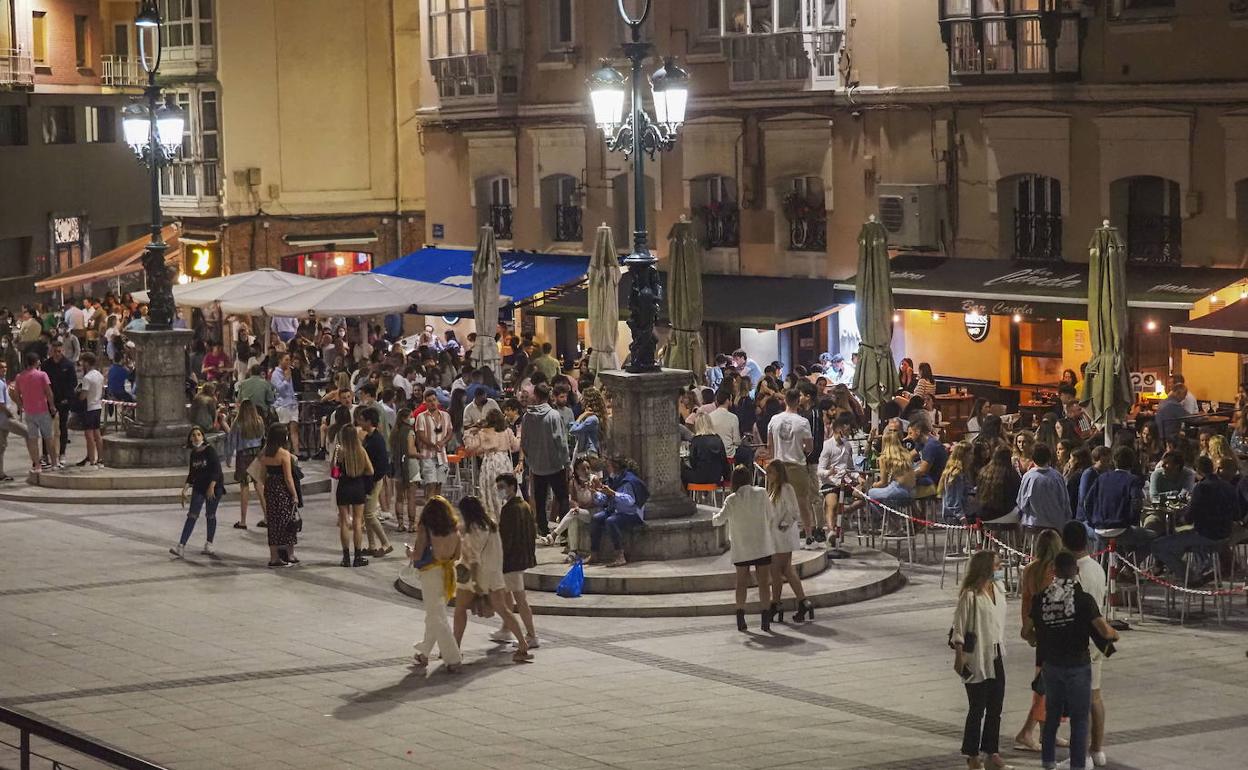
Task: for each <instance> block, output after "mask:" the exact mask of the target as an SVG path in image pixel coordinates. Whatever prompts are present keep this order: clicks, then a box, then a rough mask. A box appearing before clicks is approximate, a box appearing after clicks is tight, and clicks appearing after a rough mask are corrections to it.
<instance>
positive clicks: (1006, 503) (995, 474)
mask: <svg viewBox="0 0 1248 770" xmlns="http://www.w3.org/2000/svg"><path fill="white" fill-rule="evenodd" d="M1021 485H1022V477H1020V476H1019V474H1018V471H1017V470H1015V469H1014V464H1013V462H1011V459H1010V450H1009V449H1008V448H1006V447H998V448H997V449H996V450H995V451H994V452H993V453H992V459H991V460H989V462H988V465H986V466H984V468H983V470H981V471H980V472H979V476H978V477H977V478H976V481H975V497H976V498H977V499H978V501H979V518H980V519H981V520H982V521H985V522H989V523H992V522H993V521H997V520H1000V519H1002V518H1005V517H1007V516H1008V517H1009V520H1007V521H997V523H1001V524H1012V523H1016V522H1017V521H1018V518H1017V514H1015V515H1014V516H1010V514H1014V513H1015V506H1016V504H1017V502H1018V490H1019V487H1020V486H1021Z"/></svg>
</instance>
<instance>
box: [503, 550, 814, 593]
mask: <svg viewBox="0 0 1248 770" xmlns="http://www.w3.org/2000/svg"><path fill="white" fill-rule="evenodd" d="M827 561H828V557H827V551H825V550H823V549H819V550H818V551H796V552H794V554H793V564H794V566H796V567H797V574H798V575H799V576H800V577H801V578H802V579H803V580H805V579H806V578H811V577H814V576H815V575H818V574H819V573H820V572H822V571H823V569H824V567H825V566H827ZM567 571H568V565H567V564H564V563H563V562H562V561H557V562H551V563H546V564H538V565H537V566H536V567H534V568H533V569H531V570H528V571H527V572H525V573H524V586H525V588H527V589H529V590H530V591H554V590H555V587H556V586H558V585H559V581H560V580H562V579H563V576H564V575H565V574H567ZM736 580H737V571H736V568H735V567H734V566H733V565H732V560H731V559H730V558H729V557H728V554H726V553H725V554H720V555H719V556H710V557H702V558H698V559H673V560H670V561H638V562H631V563H629V564H626V565H624V566H623V567H606V566H599V565H590V566H588V567H586V568H585V593H587V594H617V595H619V594H675V593H697V592H700V591H728V590H731V589H732V588H733V587H734V586H735V585H736Z"/></svg>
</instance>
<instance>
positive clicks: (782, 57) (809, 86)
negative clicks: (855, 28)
mask: <svg viewBox="0 0 1248 770" xmlns="http://www.w3.org/2000/svg"><path fill="white" fill-rule="evenodd" d="M843 40H844V33H843V32H842V31H841V30H839V29H828V30H819V31H807V32H803V31H791V32H773V33H768V34H749V35H732V36H726V37H725V38H724V40H723V41H722V45H723V52H724V56H725V57H726V58H727V59H728V77H729V84H730V85H731V86H732V87H734V88H776V87H780V88H787V89H791V90H826V89H832V88H835V87H836V84H837V57H838V55H839V52H840V50H841V45H842V42H843Z"/></svg>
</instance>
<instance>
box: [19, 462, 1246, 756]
mask: <svg viewBox="0 0 1248 770" xmlns="http://www.w3.org/2000/svg"><path fill="white" fill-rule="evenodd" d="M9 455H10V458H9V459H10V463H11V464H10V467H11V468H21V467H22V466H21V465H20V464H19V463H20V458H18V457H16V456H15V454H14V452H13V450H12V448H11V449H10V452H9ZM72 459H76V457H75V456H74V455H73V449H72V448H71V460H72ZM123 494H124V493H123ZM236 516H237V505H236V504H235V503H227V504H226V505H224V506H223V507H222V510H221V527H220V528H219V530H218V534H217V547H218V551H219V558H217V559H210V558H208V557H204V556H200V555H198V551H199V547H200V545H201V544H202V541H203V529H202V527H203V521H202V519H201V522H200V529H198V530H197V532H196V533H195V537H194V538H193V539H192V541H191V546H189V547H188V549H187V550H188V554H193V555H190V556H189V557H188V558H187V559H186V560H185V561H174V560H171V559H170V558H169V556H168V555H167V553H166V551H167V549H168V547H169V546H170V544H172V543H173V541H174V539H175V538H176V536H177V534H178V532H179V530H180V527H181V524H182V520H183V514H182V512H181V511H180V510H179V509H178V507H177V506H134V505H127V504H126V501H125V499H124V498H119V499H118V500H117V505H115V506H107V507H104V506H98V507H93V508H81V507H77V508H75V507H64V508H61V507H48V506H41V505H38V504H27V503H0V548H2V553H3V558H2V559H0V705H5V706H12V707H17V708H20V709H24V710H27V711H30V712H33V713H35V714H38V715H40V716H42V717H45V718H47V719H50V720H54V721H55V722H57V723H59V724H61V725H64V726H67V727H69V728H72V729H74V730H77V731H80V732H83V733H85V734H87V735H90V736H93V737H95V738H98V739H101V740H104V741H107V742H109V743H112V744H115V745H117V746H119V747H122V748H124V749H127V750H129V751H131V752H134V753H137V754H139V755H141V756H143V757H145V758H147V759H149V760H152V761H154V762H157V763H160V764H163V765H167V766H169V767H171V768H177V770H224V769H226V768H265V769H266V770H267V769H270V768H271V769H273V770H278V769H280V768H309V769H310V768H330V769H338V768H357V767H358V768H378V769H381V768H438V769H439V770H478V769H479V770H486V769H488V768H497V769H498V770H504V769H505V770H522V769H528V768H532V769H534V770H536V769H538V768H542V769H545V768H557V769H559V770H564V769H566V770H572V769H573V768H636V769H638V770H649V769H653V770H660V769H662V768H780V767H794V768H797V767H801V768H862V769H869V770H893V769H895V770H907V769H915V770H922V769H925V768H950V769H951V770H952V769H955V768H959V767H965V765H964V763H963V761H962V759H961V758H960V757H959V755H958V747H959V745H960V735H961V722H962V719H963V717H964V715H965V706H966V702H965V696H964V693H963V690H962V686H961V685H960V683H959V682H958V680H957V678H956V677H955V676H954V674H953V672H952V671H951V670H950V664H951V660H952V658H951V653H950V652H949V651H948V649H947V648H946V647H945V643H944V642H945V634H946V630H947V629H948V626H949V620H950V613H951V607H952V603H953V599H954V592H953V588H952V586H950V585H948V584H947V586H946V588H945V589H944V590H941V589H940V588H939V587H938V576H939V570H938V569H936V570H934V569H932V568H930V567H920V568H915V569H913V570H909V571H908V575H909V578H910V580H909V584H908V585H907V586H906V587H904V588H902V589H901V590H900V591H898V592H897V593H894V594H892V595H889V596H886V597H883V598H880V599H875V600H871V601H869V602H864V603H860V604H854V605H849V606H844V607H838V608H834V609H830V610H819V612H818V617H817V619H816V621H815V622H813V623H807V624H803V625H788V626H775V627H774V628H773V633H771V634H762V633H758V632H757V630H756V629H755V630H752V631H751V632H750V633H747V634H742V633H738V632H737V631H736V630H735V626H734V625H733V621H732V618H731V617H723V618H668V619H607V618H577V617H542V616H539V617H538V619H537V623H538V628H539V632H540V635H541V638H542V647H541V649H539V650H537V651H536V659H535V660H534V661H533V663H531V664H528V665H519V666H518V665H514V664H512V663H511V662H510V656H509V655H505V654H502V653H501V651H500V648H498V647H496V646H494V645H492V644H491V643H490V642H489V641H488V640H487V638H486V637H487V634H488V633H489V632H490V631H491V630H493V628H494V623H492V622H490V623H487V622H475V621H474V622H473V623H471V624H470V626H469V629H468V632H467V635H466V638H465V645H464V647H465V652H466V655H467V663H468V664H467V666H466V667H465V672H464V673H463V674H462V675H459V676H452V675H448V674H446V673H443V672H442V671H441V670H440V666H439V665H437V664H436V663H435V665H434V666H432V667H431V669H430V671H429V673H428V674H427V675H426V674H423V673H422V674H417V673H413V671H412V670H411V669H410V668H409V666H408V661H409V656H410V654H411V644H412V641H413V639H415V638H417V637H419V635H420V634H421V633H422V618H423V612H422V609H421V606H420V603H419V602H417V601H414V600H412V599H409V598H407V597H405V596H403V595H402V594H400V593H398V592H397V591H396V590H395V589H394V588H393V582H394V579H395V577H396V575H397V572H398V569H399V560H398V559H397V558H396V557H395V556H394V555H392V556H391V557H389V558H384V559H379V560H374V562H373V564H372V565H370V566H369V567H367V568H362V569H343V568H342V567H340V566H338V564H337V561H338V558H339V552H338V548H337V538H336V531H335V530H334V529H333V528H332V524H331V522H332V521H333V514H332V513H331V512H330V504H329V500H328V496H327V495H318V496H315V497H312V498H310V499H309V501H308V507H307V508H306V509H305V513H304V517H305V532H304V534H303V536H302V538H301V545H300V556H301V557H302V559H303V562H304V563H303V565H302V566H300V567H297V568H291V569H282V570H270V569H267V568H266V566H265V562H266V560H267V549H266V548H265V545H264V543H265V541H264V532H263V530H256V529H252V530H251V531H249V532H241V531H239V530H235V529H232V528H231V527H230V525H231V524H232V523H233V521H235V520H236ZM397 552H398V551H396V554H397ZM1240 601H1241V602H1242V601H1243V600H1242V599H1240ZM1011 609H1012V611H1011V613H1010V619H1011V620H1010V638H1011V640H1012V642H1011V644H1010V645H1009V649H1008V682H1009V684H1008V692H1007V699H1006V714H1005V718H1004V723H1003V726H1002V737H1003V741H1005V742H1006V745H1005V748H1006V749H1008V748H1009V739H1010V738H1012V736H1013V734H1014V732H1015V731H1016V730H1017V729H1018V727H1019V725H1020V723H1021V720H1022V718H1023V714H1024V712H1025V710H1026V707H1027V704H1028V699H1029V695H1030V691H1029V688H1028V684H1029V682H1030V679H1031V675H1032V670H1031V659H1032V654H1031V650H1030V649H1029V648H1028V647H1027V646H1026V644H1025V643H1023V642H1022V641H1019V640H1017V639H1018V637H1017V631H1018V617H1017V615H1018V613H1017V604H1013V603H1012V606H1011ZM1245 618H1248V608H1246V607H1244V606H1243V605H1242V604H1241V605H1240V607H1239V608H1238V610H1237V615H1236V617H1235V618H1233V619H1232V622H1230V623H1228V624H1226V625H1224V626H1220V625H1218V624H1217V623H1216V622H1214V621H1213V620H1208V621H1201V622H1199V623H1197V624H1193V625H1190V626H1189V627H1186V628H1184V627H1179V626H1177V625H1174V624H1169V623H1165V622H1151V623H1148V624H1145V625H1143V626H1141V627H1139V628H1137V629H1136V630H1133V631H1131V632H1130V633H1128V634H1125V635H1124V638H1123V641H1122V643H1121V644H1120V645H1119V648H1120V651H1119V654H1118V655H1117V656H1115V657H1114V658H1113V660H1112V661H1110V662H1109V664H1108V665H1107V666H1106V669H1105V690H1104V692H1105V698H1106V702H1107V705H1108V708H1109V737H1108V740H1107V752H1108V754H1109V757H1110V767H1112V768H1121V769H1124V770H1125V769H1127V768H1140V769H1141V770H1145V769H1147V770H1155V769H1160V768H1208V769H1209V770H1213V769H1214V768H1219V769H1220V768H1236V767H1244V766H1245V760H1244V757H1245V756H1248V658H1245V649H1246V648H1248V633H1245V630H1246V629H1248V622H1245ZM755 625H756V623H755ZM15 736H16V733H15V731H13V730H9V729H6V728H3V726H0V739H2V740H4V741H8V742H14V740H15ZM48 753H50V754H52V755H53V756H56V755H57V753H56V751H55V750H53V749H49V750H48ZM63 756H68V755H63ZM1007 757H1008V760H1009V761H1010V762H1011V764H1013V765H1014V766H1015V767H1017V768H1038V767H1040V763H1039V759H1038V757H1037V756H1036V755H1026V754H1019V753H1016V752H1008V751H1007ZM71 762H73V763H74V764H75V766H77V767H90V766H92V765H90V763H85V762H84V763H79V762H76V761H73V760H71ZM0 767H4V768H9V767H13V768H16V767H17V760H16V758H15V755H14V754H13V753H12V752H9V753H4V751H2V750H0Z"/></svg>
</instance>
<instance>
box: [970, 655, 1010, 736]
mask: <svg viewBox="0 0 1248 770" xmlns="http://www.w3.org/2000/svg"><path fill="white" fill-rule="evenodd" d="M992 677H993V678H992V679H985V680H984V681H982V682H976V683H975V684H968V685H966V701H967V704H968V705H969V706H970V708H969V709H968V710H967V712H966V726H965V727H964V728H963V729H962V755H963V756H966V757H978V756H979V755H980V754H981V753H983V754H996V753H998V752H999V751H1000V750H1001V747H1000V745H999V744H1000V739H1001V705H1002V704H1003V703H1004V702H1005V665H1004V664H1003V663H1002V661H1001V656H1000V655H998V656H997V659H996V660H995V661H994V662H993V664H992Z"/></svg>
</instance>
